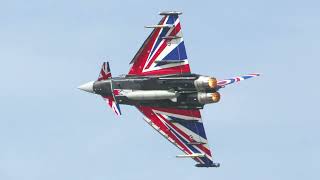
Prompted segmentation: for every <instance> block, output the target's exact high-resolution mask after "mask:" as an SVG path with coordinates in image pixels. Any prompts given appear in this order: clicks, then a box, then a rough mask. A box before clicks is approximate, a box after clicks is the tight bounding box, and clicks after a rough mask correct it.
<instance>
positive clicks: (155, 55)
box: [79, 11, 259, 167]
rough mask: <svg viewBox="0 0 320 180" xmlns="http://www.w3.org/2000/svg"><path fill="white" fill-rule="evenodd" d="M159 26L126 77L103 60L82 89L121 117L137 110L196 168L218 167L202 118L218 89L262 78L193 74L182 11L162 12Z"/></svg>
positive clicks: (253, 75) (180, 156) (136, 57)
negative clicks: (131, 109)
mask: <svg viewBox="0 0 320 180" xmlns="http://www.w3.org/2000/svg"><path fill="white" fill-rule="evenodd" d="M160 15H161V16H163V17H162V19H161V20H160V22H159V23H158V24H157V25H152V26H146V28H152V29H153V31H152V32H151V34H150V35H149V36H148V38H147V39H146V40H145V41H144V43H143V44H142V46H141V48H140V49H139V50H138V52H137V53H136V55H135V56H134V57H133V59H132V61H131V62H130V64H131V68H130V70H129V72H128V74H127V75H125V76H122V77H112V76H111V72H110V67H109V63H108V62H104V63H103V65H102V68H101V71H100V75H99V77H98V79H97V80H96V81H92V82H88V83H86V84H83V85H81V86H80V87H79V89H81V90H84V91H87V92H90V93H94V94H98V95H101V96H102V97H103V99H104V100H105V101H106V102H107V104H108V105H109V106H110V107H111V109H112V110H113V111H114V112H115V113H116V114H117V115H121V110H120V106H119V105H120V104H125V105H132V106H135V107H136V108H137V109H138V110H139V111H140V112H141V113H142V114H143V116H144V118H143V119H144V120H145V121H146V122H147V123H148V124H149V125H150V126H151V127H153V128H154V129H155V130H156V131H158V132H159V133H160V134H161V135H162V136H163V137H164V138H166V139H167V140H168V141H170V142H171V143H172V144H173V145H175V146H176V147H178V148H179V149H180V150H181V151H182V152H183V153H184V154H182V155H177V156H176V157H178V158H192V159H194V160H195V161H196V162H197V164H196V165H195V166H196V167H219V166H220V164H219V163H214V162H213V158H212V157H213V156H212V152H211V150H210V148H209V146H208V139H207V136H206V133H205V130H204V126H203V123H202V120H201V113H200V110H201V109H203V108H204V105H206V104H210V103H217V102H219V100H220V96H221V95H220V93H219V90H220V89H221V88H224V87H226V86H227V85H230V84H232V83H235V82H239V81H242V80H245V79H249V78H252V77H256V76H259V74H256V73H254V74H248V75H244V76H238V77H234V78H229V79H222V80H217V79H216V78H214V77H211V76H204V75H199V74H194V73H192V72H191V70H190V65H189V61H188V58H187V53H186V48H185V45H184V40H183V36H182V31H181V24H180V20H179V15H181V12H176V11H169V12H161V13H160Z"/></svg>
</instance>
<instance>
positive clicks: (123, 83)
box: [93, 74, 220, 109]
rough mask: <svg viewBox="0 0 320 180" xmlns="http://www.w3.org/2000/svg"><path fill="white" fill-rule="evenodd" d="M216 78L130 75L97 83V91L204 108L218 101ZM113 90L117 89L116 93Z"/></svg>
mask: <svg viewBox="0 0 320 180" xmlns="http://www.w3.org/2000/svg"><path fill="white" fill-rule="evenodd" d="M217 90H218V88H217V86H216V80H215V78H211V77H207V76H200V75H197V74H187V75H171V76H148V77H144V76H126V77H115V78H110V79H107V80H103V81H95V82H94V83H93V92H94V93H95V94H99V95H101V96H113V95H114V98H115V100H116V102H117V103H118V104H127V105H144V106H154V107H175V108H180V109H202V108H203V106H204V105H205V104H208V103H215V102H218V101H219V99H220V94H219V93H218V92H217ZM112 92H113V93H112Z"/></svg>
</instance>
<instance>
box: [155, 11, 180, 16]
mask: <svg viewBox="0 0 320 180" xmlns="http://www.w3.org/2000/svg"><path fill="white" fill-rule="evenodd" d="M181 14H182V12H180V11H162V12H159V15H161V16H167V15H181Z"/></svg>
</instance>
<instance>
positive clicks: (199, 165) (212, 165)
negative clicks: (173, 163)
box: [195, 163, 220, 168]
mask: <svg viewBox="0 0 320 180" xmlns="http://www.w3.org/2000/svg"><path fill="white" fill-rule="evenodd" d="M195 166H196V167H206V168H208V167H216V168H218V167H220V163H212V164H196V165H195Z"/></svg>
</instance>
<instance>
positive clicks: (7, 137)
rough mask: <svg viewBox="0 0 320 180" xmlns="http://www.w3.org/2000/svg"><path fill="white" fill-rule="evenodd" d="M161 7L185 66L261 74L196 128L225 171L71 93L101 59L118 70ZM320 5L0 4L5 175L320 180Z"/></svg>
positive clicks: (21, 178)
mask: <svg viewBox="0 0 320 180" xmlns="http://www.w3.org/2000/svg"><path fill="white" fill-rule="evenodd" d="M162 10H180V11H183V12H184V14H183V15H182V16H181V22H182V28H183V33H184V37H185V44H186V48H187V53H188V57H189V60H190V64H191V69H192V71H193V72H195V73H201V74H205V75H213V76H215V77H217V78H227V77H232V76H234V75H240V74H245V73H251V72H261V73H262V74H263V76H261V77H259V78H254V79H250V80H248V81H245V82H242V83H240V84H237V85H233V86H230V87H228V88H226V89H223V90H222V91H221V93H222V98H221V102H220V103H218V104H212V105H207V106H206V108H205V110H204V111H202V112H203V113H202V114H203V120H204V124H205V128H206V131H207V136H208V139H209V142H210V146H211V149H212V150H213V153H214V160H215V162H220V163H221V167H220V168H217V169H216V168H202V169H201V168H200V169H199V168H196V167H194V164H195V163H194V161H192V160H189V159H176V158H175V155H177V154H181V152H180V151H179V150H178V149H177V148H176V147H174V146H173V145H171V144H170V143H169V142H167V141H166V140H165V139H164V138H163V137H162V136H160V135H159V134H158V133H157V132H155V131H154V130H153V129H152V128H151V127H149V125H147V124H146V123H145V122H144V121H143V120H142V115H141V114H140V113H139V112H138V111H137V110H136V109H135V108H133V107H129V106H121V108H122V112H123V116H121V117H116V116H115V115H114V113H113V112H112V111H111V110H110V109H109V108H108V107H107V106H106V105H105V102H104V101H103V100H102V99H101V98H100V97H98V96H96V95H92V94H89V93H85V92H82V91H80V90H78V89H76V87H77V86H78V85H80V84H82V83H85V82H87V81H91V80H95V79H96V78H97V76H98V73H99V70H100V66H101V64H102V61H103V57H107V59H108V60H109V61H110V65H111V70H112V73H113V75H119V74H125V73H127V72H128V68H129V65H128V63H129V62H130V61H131V59H132V57H133V56H134V54H135V52H136V51H137V50H138V48H139V47H140V45H141V43H142V42H143V41H144V39H145V38H146V37H147V36H148V34H149V33H150V29H144V28H143V26H144V25H150V24H154V23H157V22H158V21H159V19H160V18H161V17H160V16H158V15H157V13H158V12H159V11H162ZM319 58H320V2H319V1H317V0H314V1H311V0H304V1H301V0H300V1H298V0H282V1H279V0H263V1H257V0H241V1H238V0H227V1H201V0H197V1H173V0H158V1H150V0H144V1H142V0H139V1H129V0H127V1H124V0H119V1H106V0H92V1H85V0H81V1H75V0H70V1H63V0H51V1H49V0H41V1H40V0H30V1H23V0H21V1H18V0H2V1H0V83H1V85H0V92H1V93H0V107H1V108H0V179H1V180H43V179H46V180H57V179H59V180H70V179H76V180H88V179H90V180H118V179H153V180H160V179H164V178H165V179H184V180H191V179H192V180H194V179H237V180H257V179H259V180H283V179H290V180H301V179H307V180H318V179H320V175H319V170H320V165H319V162H320V154H319V152H320V143H319V139H320V132H319V130H320V122H319V121H320V118H319V110H320V108H319V100H320V98H319V97H320V95H319V91H320V85H319V83H320V81H319V78H318V77H319V66H320V61H319Z"/></svg>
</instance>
